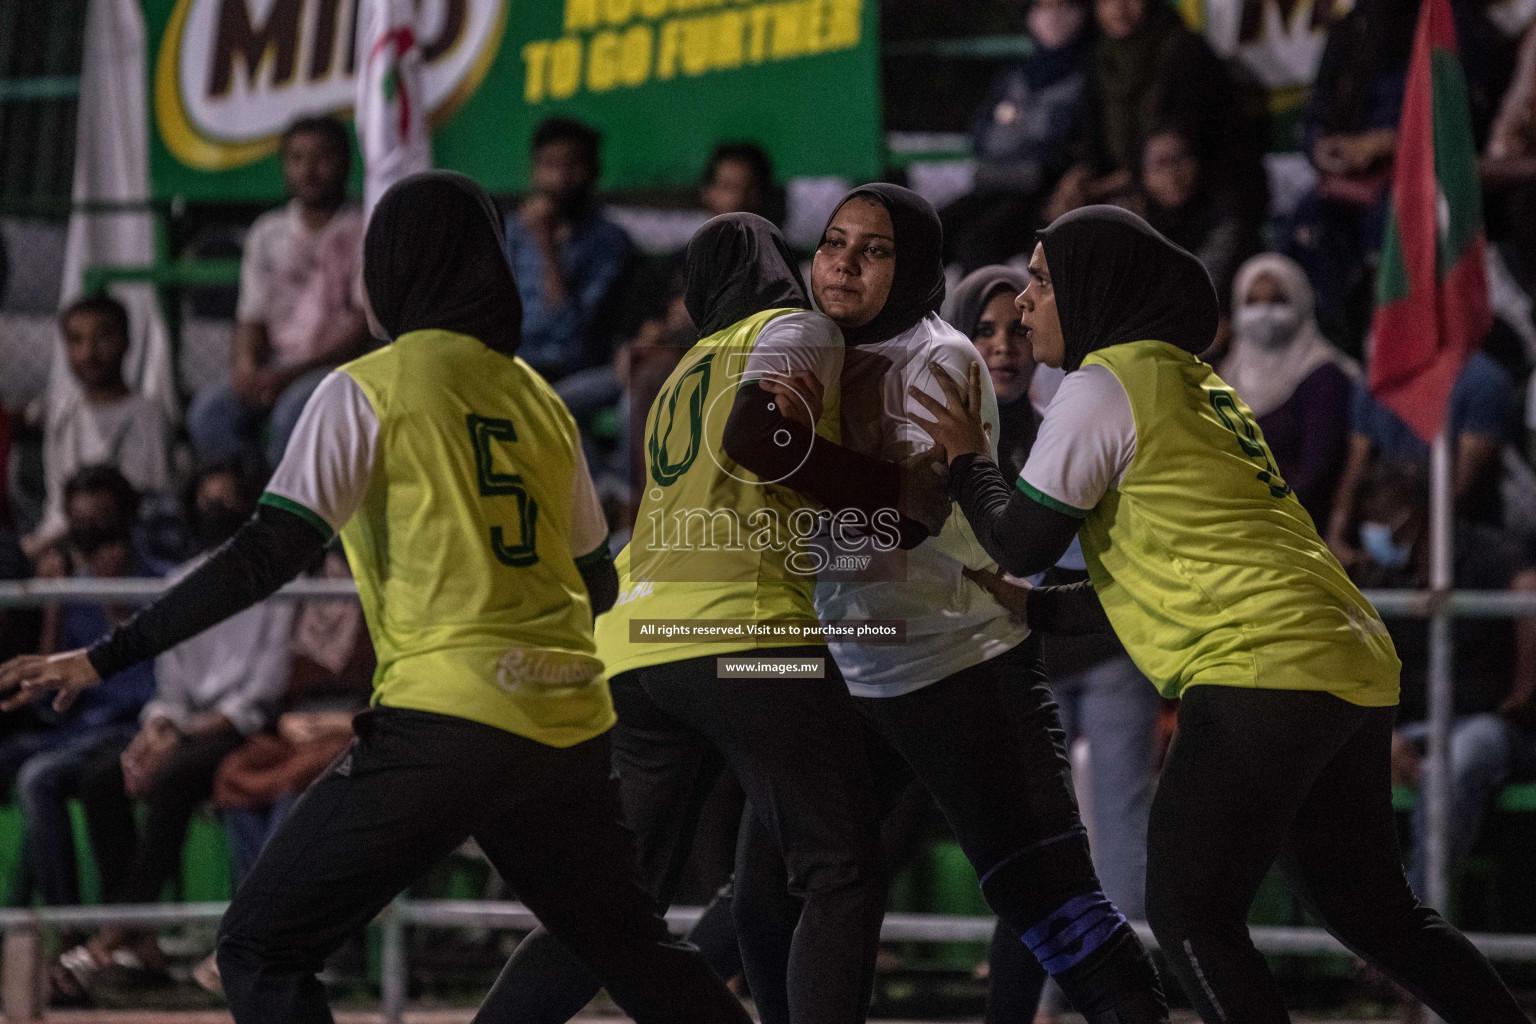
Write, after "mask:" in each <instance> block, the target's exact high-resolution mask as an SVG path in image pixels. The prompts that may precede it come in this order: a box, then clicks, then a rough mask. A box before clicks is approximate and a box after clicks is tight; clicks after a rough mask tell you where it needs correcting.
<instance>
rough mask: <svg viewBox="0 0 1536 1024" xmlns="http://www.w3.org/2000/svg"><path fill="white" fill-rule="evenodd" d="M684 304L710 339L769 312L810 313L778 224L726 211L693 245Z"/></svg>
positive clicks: (696, 235) (696, 234)
mask: <svg viewBox="0 0 1536 1024" xmlns="http://www.w3.org/2000/svg"><path fill="white" fill-rule="evenodd" d="M686 273H687V277H688V284H687V291H686V292H685V293H684V295H683V304H684V305H686V306H687V307H688V315H689V316H690V317H692V318H693V323H694V326H695V327H697V328H698V329H699V337H701V338H707V337H709V336H710V335H711V334H714V333H716V332H717V331H723V330H725V329H726V328H727V327H730V326H731V325H732V324H736V323H740V322H741V321H742V320H745V319H746V318H747V317H749V316H752V315H753V314H754V313H761V312H762V311H763V310H765V309H810V308H811V302H810V299H809V298H808V297H807V296H806V291H805V282H804V281H803V280H801V278H800V268H799V266H798V265H797V263H796V260H795V254H794V253H793V252H791V251H790V248H789V243H788V242H786V241H784V235H783V234H782V233H780V231H779V229H778V228H776V227H774V225H773V222H772V221H770V220H767V219H765V218H763V217H759V216H758V215H757V214H755V213H724V214H721V215H720V216H718V217H715V218H714V219H712V220H710V221H708V222H707V223H706V224H705V225H704V226H703V227H701V228H699V230H698V231H696V232H694V235H693V238H691V239H690V240H689V241H688V257H687V270H686Z"/></svg>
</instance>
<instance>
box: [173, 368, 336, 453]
mask: <svg viewBox="0 0 1536 1024" xmlns="http://www.w3.org/2000/svg"><path fill="white" fill-rule="evenodd" d="M330 372H331V370H330V368H329V367H322V368H321V369H318V370H311V371H310V372H308V373H306V374H305V375H304V376H302V377H300V378H299V379H298V380H296V381H294V382H293V383H292V384H290V385H288V389H287V390H286V391H284V392H283V393H282V394H281V395H279V396H278V398H277V404H276V405H274V406H272V408H271V409H270V410H267V409H254V408H252V407H251V406H248V405H246V404H245V402H244V401H243V400H242V399H241V398H240V396H239V395H237V394H235V389H234V385H232V384H225V385H222V386H220V387H217V388H210V389H209V390H207V391H204V392H203V393H202V394H200V395H198V396H197V397H196V398H194V399H193V400H192V406H191V408H189V409H188V410H187V433H188V435H190V436H191V438H192V447H193V449H194V451H196V453H197V457H198V459H199V461H202V462H217V461H219V460H221V459H227V458H230V457H231V456H234V455H241V454H244V453H246V452H252V451H258V452H261V453H262V455H263V456H264V457H265V458H266V461H267V465H268V466H272V467H275V466H276V465H277V464H278V463H279V462H281V461H282V460H283V452H284V450H286V449H287V447H288V437H289V435H291V434H292V433H293V428H294V427H295V426H297V425H298V422H299V413H301V412H303V411H304V403H306V402H308V401H309V396H310V395H312V394H314V391H315V388H317V387H319V386H320V382H321V381H322V380H324V379H325V377H326V374H328V373H330ZM263 424H266V425H267V428H268V429H267V439H266V445H265V447H264V448H263V446H262V444H261V429H262V426H263Z"/></svg>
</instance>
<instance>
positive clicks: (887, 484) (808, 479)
mask: <svg viewBox="0 0 1536 1024" xmlns="http://www.w3.org/2000/svg"><path fill="white" fill-rule="evenodd" d="M773 406H774V397H773V396H772V395H770V394H769V393H768V392H766V391H764V390H763V389H762V388H760V387H758V386H757V383H756V382H753V383H750V384H745V385H743V386H742V387H741V389H740V390H739V391H738V392H737V395H736V401H735V404H734V405H733V406H732V408H731V415H730V419H728V420H727V421H726V424H725V432H724V434H723V435H722V438H721V441H722V446H723V447H724V448H725V454H726V455H728V456H730V457H731V458H732V459H733V460H735V461H736V462H737V463H738V464H740V465H741V466H742V468H744V469H747V470H750V471H751V472H753V473H755V474H756V475H757V476H759V477H761V478H763V479H764V480H775V481H778V482H781V483H783V484H784V485H785V486H786V487H792V488H794V489H795V490H797V491H799V492H800V493H801V494H804V495H805V496H806V497H808V498H813V499H815V500H816V501H818V502H820V503H821V504H822V505H823V506H824V507H825V508H826V509H827V510H828V511H829V512H841V511H842V510H844V509H858V510H860V511H862V512H864V513H866V514H868V515H873V514H874V513H875V512H878V511H879V510H881V509H896V510H898V511H900V510H901V509H902V506H903V502H902V500H901V495H902V470H901V467H900V466H898V465H896V464H895V463H894V462H886V461H884V460H882V459H875V458H871V457H870V456H868V455H862V454H860V453H859V452H856V451H854V450H853V449H851V448H845V447H843V446H842V445H840V444H834V443H833V442H831V441H828V440H827V439H826V438H824V437H817V436H816V435H815V432H814V431H812V430H811V428H810V427H807V426H806V425H804V424H803V423H797V422H795V421H794V420H791V419H789V418H787V417H786V416H784V414H783V413H781V412H779V411H778V410H777V409H775V408H774V407H773ZM782 431H787V432H788V435H789V438H790V443H789V444H783V445H781V444H776V443H775V442H774V437H775V435H779V436H780V437H781V438H782V434H781V432H782ZM901 533H902V543H901V547H903V548H912V547H916V546H917V545H918V544H920V543H922V542H923V541H924V540H926V539H927V538H928V531H927V529H926V528H924V527H923V526H922V525H921V524H920V523H917V522H916V521H914V520H911V519H908V518H907V517H906V516H905V514H903V515H902V521H901Z"/></svg>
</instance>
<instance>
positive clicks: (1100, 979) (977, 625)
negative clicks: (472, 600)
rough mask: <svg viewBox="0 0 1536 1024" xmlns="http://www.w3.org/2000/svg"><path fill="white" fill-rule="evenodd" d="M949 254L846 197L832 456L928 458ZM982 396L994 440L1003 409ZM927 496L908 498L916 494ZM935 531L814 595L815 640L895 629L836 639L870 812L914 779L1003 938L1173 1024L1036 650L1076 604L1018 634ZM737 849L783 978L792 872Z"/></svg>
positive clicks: (1096, 1010) (970, 361)
mask: <svg viewBox="0 0 1536 1024" xmlns="http://www.w3.org/2000/svg"><path fill="white" fill-rule="evenodd" d="M942 248H943V240H942V231H941V228H940V225H939V220H938V216H937V214H936V213H935V212H934V210H933V207H931V206H930V205H929V204H928V203H927V202H926V201H925V200H923V199H922V198H921V197H920V196H918V195H916V194H915V193H913V192H910V191H908V190H907V189H904V188H901V187H899V186H896V185H888V184H872V185H864V186H861V187H859V188H856V189H854V190H853V191H852V192H850V193H849V194H848V195H847V196H846V197H844V199H843V200H842V202H841V203H840V204H839V205H838V207H837V209H836V210H835V211H834V213H833V215H832V217H831V219H830V220H829V222H828V224H827V227H826V228H825V230H824V231H823V233H822V238H821V243H820V245H819V246H818V248H817V251H816V256H815V260H814V262H813V263H812V270H811V288H812V292H813V295H814V297H815V299H816V304H817V305H818V306H819V307H820V308H821V309H822V311H823V312H825V313H826V314H827V315H828V316H829V317H831V318H832V320H833V321H834V322H836V323H837V324H838V326H839V327H840V328H841V329H842V334H843V338H844V340H845V342H846V344H847V346H848V348H847V350H846V352H845V355H844V360H843V374H842V380H841V384H842V392H841V395H840V401H841V408H842V417H841V418H842V440H843V443H844V444H846V445H847V446H849V447H850V448H852V449H854V450H855V451H857V452H860V453H862V454H863V455H865V456H870V457H874V458H878V459H882V460H885V461H887V462H891V463H897V462H901V461H903V460H907V459H909V458H911V457H913V455H914V453H917V454H919V455H921V456H922V457H925V458H926V457H927V450H928V442H927V440H926V438H925V437H924V436H923V434H922V431H921V430H920V429H919V428H918V426H917V424H916V422H915V420H914V410H915V409H917V408H918V406H917V405H916V403H915V402H914V401H913V400H912V399H911V398H910V396H909V395H908V389H909V388H915V389H927V391H931V392H932V393H934V394H938V393H939V391H938V385H937V384H936V383H935V374H936V373H946V372H947V373H952V374H959V375H962V376H963V375H964V374H965V372H966V370H967V369H968V368H975V369H976V370H977V371H978V372H979V371H980V368H981V365H982V362H981V359H980V357H979V356H978V354H977V350H976V348H975V347H974V346H973V345H972V344H971V341H970V339H969V338H967V337H966V336H965V335H964V334H961V333H960V332H959V331H957V330H955V329H954V328H953V327H951V326H950V325H949V324H947V323H945V322H944V321H943V320H942V319H941V318H940V317H939V316H938V314H937V311H938V309H939V307H940V305H941V303H942V301H943V298H944V290H945V288H944V274H943V269H942V265H941V262H940V258H941V252H942ZM935 366H942V367H943V369H940V370H935V369H934V367H935ZM983 382H984V383H985V384H986V386H985V389H984V395H983V398H982V400H981V408H982V412H983V415H984V416H985V418H986V421H987V423H989V424H990V425H991V429H992V434H993V436H994V437H995V436H996V434H997V425H998V423H999V417H998V405H997V400H996V398H995V396H994V394H993V392H992V389H991V386H990V382H989V381H986V380H985V379H983ZM1026 386H1027V385H1026ZM925 393H926V392H925ZM988 450H989V452H992V451H993V449H992V448H991V445H990V443H989V449H988ZM928 479H931V474H923V473H916V474H913V475H912V476H911V477H910V478H909V481H908V483H909V486H910V487H911V488H912V489H913V490H921V489H922V488H923V486H924V482H925V481H926V480H928ZM936 489H938V488H937V486H936ZM934 532H935V533H936V535H935V536H929V537H927V538H926V539H923V540H921V542H920V543H918V544H917V545H916V546H915V547H912V548H911V549H910V550H892V551H884V552H878V551H877V552H876V553H875V554H873V555H872V557H871V560H870V562H869V563H868V565H867V566H866V567H865V568H864V569H862V570H853V571H846V570H845V571H837V570H831V571H823V572H822V573H821V574H820V576H819V578H818V583H817V588H816V613H817V616H818V617H819V618H820V620H821V621H822V622H823V623H836V622H842V621H849V620H852V621H863V620H887V621H889V620H895V621H901V622H904V623H905V637H904V641H903V642H902V643H899V644H877V643H858V642H849V641H844V640H838V639H829V642H828V648H829V650H830V651H831V653H832V656H833V658H834V659H835V660H836V662H837V666H838V669H839V670H840V671H841V673H842V676H843V678H844V680H845V681H846V682H847V686H848V690H849V692H850V693H852V694H853V696H854V698H855V700H854V703H855V705H856V707H857V709H858V711H859V713H860V715H861V717H862V718H863V720H864V722H865V723H866V725H867V729H866V731H867V732H868V734H869V737H870V744H871V757H872V761H873V766H874V771H875V785H876V792H877V794H878V795H879V796H880V798H881V804H882V806H883V807H887V808H888V807H890V806H892V805H893V804H894V803H895V802H896V800H897V799H898V798H899V796H900V794H901V792H902V791H903V790H904V788H905V787H906V786H908V785H911V784H913V783H914V782H916V783H919V784H921V785H923V786H924V787H925V788H927V789H928V791H929V792H930V793H931V794H932V796H933V799H934V803H935V804H936V805H937V806H938V808H939V810H940V812H941V813H942V814H943V815H944V817H945V819H946V820H947V821H948V823H949V825H950V827H951V829H952V830H953V831H954V833H955V836H956V837H957V839H958V840H959V842H960V845H961V847H962V849H963V850H964V851H965V854H966V856H967V858H968V859H969V860H970V862H971V864H972V866H973V867H974V868H975V869H976V873H977V875H978V877H979V878H980V880H981V889H982V894H983V895H984V896H985V897H986V899H987V901H988V903H989V904H990V905H991V906H992V907H993V908H994V909H995V910H996V911H997V913H998V915H999V917H1000V918H1002V919H1003V921H1004V922H1005V923H1006V924H1007V926H1008V929H1009V930H1010V932H1011V933H1012V935H1013V937H1014V941H1019V942H1020V944H1021V945H1024V946H1027V947H1028V949H1029V952H1030V953H1032V954H1033V956H1034V957H1035V958H1036V959H1037V960H1039V961H1040V963H1041V965H1042V966H1044V967H1045V968H1046V969H1047V970H1048V971H1049V972H1050V973H1051V975H1052V976H1053V977H1055V978H1056V980H1057V981H1058V982H1059V983H1060V984H1061V986H1062V988H1063V989H1064V990H1065V991H1066V993H1067V995H1068V996H1069V998H1070V999H1071V1000H1072V1002H1073V1005H1074V1006H1075V1007H1076V1008H1077V1009H1078V1010H1079V1011H1080V1012H1081V1013H1083V1015H1084V1016H1085V1017H1086V1018H1087V1020H1088V1021H1089V1022H1092V1024H1100V1022H1105V1024H1107V1022H1117V1024H1129V1022H1133V1021H1134V1022H1148V1024H1151V1022H1158V1021H1166V1020H1167V1009H1166V1007H1165V1005H1164V1003H1163V997H1162V991H1161V989H1160V988H1159V986H1158V981H1157V976H1156V973H1155V971H1154V970H1153V968H1152V965H1151V962H1150V960H1149V959H1148V957H1147V954H1146V952H1145V950H1144V949H1143V948H1142V946H1141V943H1140V942H1139V940H1138V939H1137V938H1136V935H1135V933H1134V932H1133V931H1132V930H1131V929H1130V927H1129V925H1128V924H1127V923H1126V921H1125V918H1124V917H1123V916H1122V915H1121V914H1120V912H1119V911H1118V910H1117V909H1116V908H1115V906H1114V904H1113V903H1111V902H1110V901H1109V899H1107V898H1106V897H1105V895H1104V893H1103V891H1102V888H1101V886H1100V883H1099V879H1098V877H1097V875H1096V873H1095V871H1094V868H1093V864H1092V861H1091V860H1090V857H1089V853H1088V843H1087V837H1086V834H1085V832H1084V829H1083V826H1082V823H1081V821H1080V819H1079V817H1078V814H1077V807H1076V804H1075V802H1074V800H1073V797H1072V793H1071V791H1070V789H1069V783H1068V775H1069V768H1068V764H1067V761H1066V756H1065V753H1064V751H1063V749H1062V747H1061V727H1060V723H1059V721H1058V720H1057V715H1056V708H1055V706H1054V704H1053V703H1052V701H1051V696H1050V691H1049V689H1048V688H1047V686H1046V684H1045V681H1044V679H1043V674H1042V673H1041V670H1040V662H1039V640H1038V639H1037V638H1036V636H1035V635H1034V634H1033V633H1031V626H1035V627H1037V628H1045V627H1046V624H1047V623H1048V622H1049V620H1051V619H1052V617H1053V614H1052V613H1053V612H1060V611H1061V608H1062V605H1061V604H1059V603H1057V599H1058V598H1060V599H1062V600H1070V598H1071V596H1072V595H1070V594H1062V593H1060V592H1059V591H1055V590H1053V591H1051V592H1050V593H1046V594H1042V596H1041V599H1040V601H1039V602H1038V604H1037V605H1035V606H1033V607H1032V609H1031V619H1030V621H1029V623H1026V622H1025V621H1023V619H1022V618H1021V617H1016V616H1015V615H1014V614H1013V613H1012V612H1011V611H1010V609H1009V608H1007V607H1004V606H1003V605H1002V604H999V603H998V602H997V600H996V599H995V598H994V597H993V595H992V593H991V592H990V590H989V588H988V585H987V583H986V582H985V580H986V578H987V573H988V572H989V571H990V570H992V569H994V568H995V563H994V562H993V561H992V559H991V558H990V557H989V556H988V555H987V553H986V552H985V551H984V550H983V549H982V548H981V546H980V545H979V544H978V543H977V540H976V538H975V536H974V535H973V534H972V532H971V530H970V528H969V527H968V525H967V524H966V523H964V522H963V521H961V520H960V519H959V518H958V517H955V516H953V515H949V516H948V518H947V520H946V521H945V522H944V523H943V526H942V529H940V530H938V531H934ZM1060 617H1062V618H1070V617H1071V616H1070V615H1063V616H1060ZM743 832H744V836H743V839H742V847H741V849H740V850H739V851H738V858H737V872H736V881H735V895H734V904H735V916H736V921H737V923H738V926H739V938H740V942H741V948H742V951H743V955H744V957H745V958H746V959H747V960H748V962H752V961H753V960H758V961H767V962H772V961H773V960H774V959H775V958H777V960H778V961H779V962H783V960H784V959H785V958H786V957H787V955H788V950H789V947H790V943H789V936H790V935H791V934H792V929H793V925H794V922H795V920H796V917H797V915H798V907H796V906H795V905H794V903H793V902H792V901H786V900H785V899H784V896H783V893H784V886H783V878H784V866H783V862H782V859H780V858H778V857H776V856H775V853H774V849H773V842H772V837H771V836H770V835H769V834H768V833H767V832H766V831H765V830H764V829H763V828H762V826H761V823H760V821H759V819H758V818H757V817H756V816H753V817H751V818H748V819H747V821H746V824H745V826H744V829H743ZM778 973H779V974H780V975H781V974H782V971H780V972H778ZM749 980H750V981H751V982H752V992H753V996H754V999H755V1000H756V1004H757V1007H758V1011H759V1013H760V1015H761V1016H762V1019H763V1021H764V1022H765V1024H779V1022H782V1021H783V1020H785V1015H784V1011H783V1009H782V1007H783V1001H784V997H783V995H782V989H778V990H776V989H775V988H773V987H770V986H769V985H767V984H760V983H759V981H758V979H757V978H756V977H749Z"/></svg>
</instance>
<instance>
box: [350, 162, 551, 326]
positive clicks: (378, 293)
mask: <svg viewBox="0 0 1536 1024" xmlns="http://www.w3.org/2000/svg"><path fill="white" fill-rule="evenodd" d="M363 286H364V287H365V288H366V289H367V290H368V301H369V303H370V304H371V305H372V306H373V315H374V316H375V317H376V318H377V319H378V321H379V325H380V326H381V327H383V328H384V331H385V333H386V334H388V335H389V337H390V339H391V340H394V339H395V338H398V337H400V336H401V335H402V334H408V333H410V332H411V331H420V330H427V329H433V328H435V329H438V330H444V331H454V332H457V333H459V334H467V335H469V336H470V337H472V338H476V339H478V340H479V341H480V342H482V343H483V344H485V345H486V347H488V348H492V349H495V350H496V351H497V352H500V353H502V354H503V355H509V356H510V355H512V354H513V353H514V352H516V351H517V347H518V346H519V345H520V344H522V340H523V304H522V300H520V299H519V298H518V295H517V279H516V278H515V277H514V276H513V275H512V266H511V264H509V263H508V262H507V254H506V247H505V246H504V245H503V235H502V224H501V216H500V214H499V213H498V212H497V210H496V203H495V202H494V201H493V200H492V199H491V197H490V195H489V194H488V193H487V192H486V191H485V189H483V188H481V187H480V186H479V185H477V184H475V183H474V182H473V181H471V180H470V179H468V178H466V177H464V176H463V175H462V174H453V173H450V172H448V171H428V172H427V173H425V174H413V175H411V176H410V177H408V178H404V179H402V180H400V181H398V182H396V183H395V184H394V185H392V186H390V188H389V191H387V192H385V193H384V195H383V196H382V197H380V199H379V202H378V205H377V206H375V207H374V209H373V216H372V218H370V219H369V221H368V233H367V235H366V237H365V238H364V240H363Z"/></svg>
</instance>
